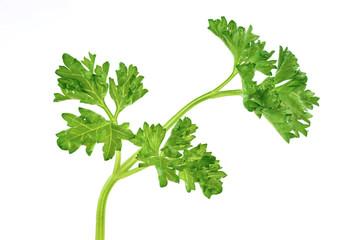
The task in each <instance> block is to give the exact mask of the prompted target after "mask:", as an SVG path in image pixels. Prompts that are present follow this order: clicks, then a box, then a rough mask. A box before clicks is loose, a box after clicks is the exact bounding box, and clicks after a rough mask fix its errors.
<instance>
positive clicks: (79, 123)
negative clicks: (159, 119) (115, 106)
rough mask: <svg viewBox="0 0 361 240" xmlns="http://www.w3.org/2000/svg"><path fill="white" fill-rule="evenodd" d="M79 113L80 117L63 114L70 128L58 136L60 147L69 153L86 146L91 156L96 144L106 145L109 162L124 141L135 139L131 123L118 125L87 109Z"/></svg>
mask: <svg viewBox="0 0 361 240" xmlns="http://www.w3.org/2000/svg"><path fill="white" fill-rule="evenodd" d="M79 112H80V116H75V115H74V114H71V113H63V115H62V117H63V118H64V120H65V121H67V122H68V126H69V127H70V128H69V129H67V130H64V131H61V132H59V133H58V134H56V136H57V137H58V140H57V143H58V146H59V147H60V148H61V149H63V150H67V151H69V153H73V152H75V151H76V150H77V149H78V148H79V147H80V146H81V145H84V146H86V153H87V154H88V155H91V153H92V152H93V148H94V146H95V144H96V143H104V145H103V156H104V159H105V160H109V159H111V158H112V157H113V156H114V154H115V151H120V150H121V147H122V141H121V140H122V139H125V140H129V139H132V138H134V135H133V133H132V132H131V131H130V130H129V129H128V127H129V123H123V124H121V125H117V124H115V123H112V122H110V121H107V120H106V119H105V118H103V117H102V116H101V115H99V114H97V113H95V112H93V111H91V110H89V109H85V108H79Z"/></svg>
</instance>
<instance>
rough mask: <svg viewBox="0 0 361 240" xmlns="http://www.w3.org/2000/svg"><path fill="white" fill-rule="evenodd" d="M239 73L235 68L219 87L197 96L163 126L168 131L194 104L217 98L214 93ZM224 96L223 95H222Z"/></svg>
mask: <svg viewBox="0 0 361 240" xmlns="http://www.w3.org/2000/svg"><path fill="white" fill-rule="evenodd" d="M236 74H237V70H236V69H235V68H234V69H233V71H232V73H231V75H230V76H229V77H228V78H227V79H226V80H225V81H224V82H223V83H222V84H221V85H219V86H218V87H216V88H215V89H213V90H212V91H210V92H207V93H206V94H203V95H202V96H200V97H197V98H196V99H194V100H193V101H191V102H189V103H188V104H187V105H185V106H184V107H183V108H182V109H181V110H179V112H177V113H176V114H175V115H174V116H173V117H172V118H171V119H169V120H168V122H166V124H164V125H163V127H164V128H165V129H166V130H167V131H168V130H169V129H171V128H172V126H173V125H174V124H175V123H176V122H178V120H179V119H180V118H181V117H182V116H183V115H184V114H186V113H187V112H188V111H189V110H191V109H192V108H193V107H194V106H196V105H198V104H199V103H201V102H203V101H205V100H207V99H210V98H215V97H212V96H213V95H215V94H216V93H217V92H218V91H219V90H221V89H222V88H223V87H224V86H226V84H227V83H229V81H231V80H232V78H233V77H234V76H236ZM221 97H222V96H221Z"/></svg>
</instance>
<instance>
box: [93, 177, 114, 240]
mask: <svg viewBox="0 0 361 240" xmlns="http://www.w3.org/2000/svg"><path fill="white" fill-rule="evenodd" d="M117 181H118V178H117V177H116V176H115V175H114V174H112V175H111V176H110V177H109V178H108V180H107V182H106V183H105V184H104V186H103V189H102V191H101V193H100V196H99V200H98V207H97V216H96V230H95V240H104V237H105V209H106V205H107V200H108V196H109V193H110V190H112V188H113V186H114V184H115V183H116V182H117Z"/></svg>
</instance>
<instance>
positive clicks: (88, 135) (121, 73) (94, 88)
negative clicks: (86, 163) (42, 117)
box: [54, 53, 147, 160]
mask: <svg viewBox="0 0 361 240" xmlns="http://www.w3.org/2000/svg"><path fill="white" fill-rule="evenodd" d="M95 57H96V56H95V55H94V54H91V53H89V58H86V57H84V60H83V61H81V62H80V61H78V60H77V59H75V58H73V57H72V56H70V55H69V54H63V62H64V66H59V68H58V69H57V70H56V72H55V73H56V74H57V75H58V76H59V78H58V83H59V84H58V85H59V87H60V89H61V92H62V94H60V93H55V94H54V95H55V99H54V101H55V102H60V101H64V100H70V99H76V100H80V102H82V103H86V104H92V105H97V106H99V107H101V108H102V109H104V110H105V112H106V113H107V115H108V117H109V120H107V119H105V118H104V117H102V116H101V115H99V114H98V113H95V112H93V111H91V110H89V109H85V108H79V112H80V116H76V115H74V114H70V113H64V114H63V115H62V116H63V118H64V120H65V121H67V123H68V126H69V127H70V128H69V129H67V130H64V131H61V132H59V133H58V134H57V137H58V140H57V143H58V145H59V147H60V148H61V149H63V150H67V151H69V153H73V152H75V151H76V150H77V149H78V148H79V147H80V146H82V145H84V146H85V147H86V152H87V154H88V155H90V154H91V153H92V152H93V148H94V146H95V144H96V143H103V144H104V145H103V156H104V159H105V160H109V159H111V158H113V156H114V154H115V151H120V150H121V147H122V141H121V140H131V139H133V138H134V134H133V133H132V132H131V130H129V129H128V127H129V123H123V124H118V121H117V117H118V114H119V112H120V111H121V110H123V109H124V108H125V107H126V106H128V105H131V104H133V103H134V102H135V101H137V100H138V99H139V98H141V97H143V96H144V94H145V93H146V92H147V90H146V89H144V88H143V84H142V80H143V77H142V76H138V71H137V67H135V66H133V65H130V66H129V68H127V67H126V66H125V65H124V64H123V63H120V64H119V70H117V71H116V74H117V82H118V85H116V84H115V82H114V80H113V79H111V78H109V83H110V84H108V82H107V77H108V71H109V63H108V62H105V63H104V64H103V65H102V66H98V65H97V66H96V65H95ZM108 91H110V96H111V98H112V99H113V100H114V102H115V105H116V108H117V109H116V114H114V115H113V114H112V113H111V112H110V110H109V108H108V107H107V105H106V103H105V100H104V99H105V96H106V95H107V94H108Z"/></svg>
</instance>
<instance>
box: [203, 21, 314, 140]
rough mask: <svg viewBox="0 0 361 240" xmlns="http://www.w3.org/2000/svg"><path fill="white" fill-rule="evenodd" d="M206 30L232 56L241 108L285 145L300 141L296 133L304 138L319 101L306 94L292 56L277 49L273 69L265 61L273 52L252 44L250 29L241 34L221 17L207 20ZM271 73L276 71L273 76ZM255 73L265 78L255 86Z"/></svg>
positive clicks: (241, 30) (253, 37)
mask: <svg viewBox="0 0 361 240" xmlns="http://www.w3.org/2000/svg"><path fill="white" fill-rule="evenodd" d="M209 29H210V30H211V31H212V32H213V33H214V34H215V35H216V36H218V37H219V38H220V39H221V40H222V41H223V42H224V43H225V44H226V46H227V47H228V48H229V50H230V51H231V52H232V54H233V56H234V61H235V66H236V69H237V71H238V73H239V74H240V76H241V78H242V91H243V104H244V106H245V108H246V109H247V110H248V111H250V112H255V114H256V115H257V116H258V117H259V118H261V116H264V117H265V118H266V119H267V120H268V121H269V122H270V123H271V124H272V125H273V126H274V127H275V129H276V130H277V131H278V133H279V134H280V135H281V136H282V138H283V139H284V140H285V141H287V142H289V141H290V139H291V138H298V137H300V133H302V134H303V135H305V136H306V135H307V128H308V127H309V126H310V118H311V117H312V115H311V114H310V113H309V112H308V110H310V109H313V105H316V106H318V100H319V98H318V97H316V96H315V94H314V93H313V92H312V91H310V90H306V87H307V76H306V74H305V73H304V72H301V71H300V70H299V64H298V63H297V58H296V57H295V55H294V54H292V52H291V51H289V50H288V49H287V48H286V49H283V48H282V47H280V51H279V58H278V64H277V66H276V65H275V64H276V63H277V61H276V60H269V59H270V58H271V56H272V55H273V53H274V51H271V52H267V51H265V50H264V47H265V42H261V41H256V40H257V39H258V36H257V35H254V34H253V33H252V26H250V27H249V28H248V29H247V30H245V28H243V27H237V25H236V23H235V22H234V21H230V22H229V23H227V20H226V19H225V18H224V17H222V18H221V19H217V20H209ZM273 69H276V73H275V74H274V76H273V74H272V70H273ZM255 71H259V72H261V73H263V74H264V75H266V76H268V77H267V78H266V79H265V80H264V81H262V82H261V83H259V84H258V83H257V82H256V81H253V78H254V75H255Z"/></svg>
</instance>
